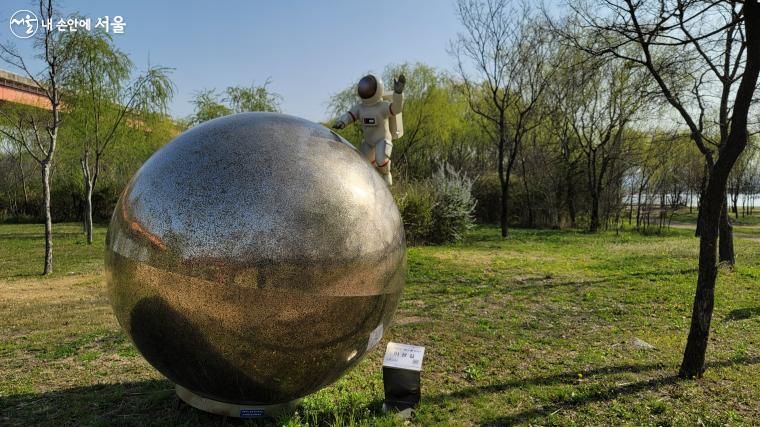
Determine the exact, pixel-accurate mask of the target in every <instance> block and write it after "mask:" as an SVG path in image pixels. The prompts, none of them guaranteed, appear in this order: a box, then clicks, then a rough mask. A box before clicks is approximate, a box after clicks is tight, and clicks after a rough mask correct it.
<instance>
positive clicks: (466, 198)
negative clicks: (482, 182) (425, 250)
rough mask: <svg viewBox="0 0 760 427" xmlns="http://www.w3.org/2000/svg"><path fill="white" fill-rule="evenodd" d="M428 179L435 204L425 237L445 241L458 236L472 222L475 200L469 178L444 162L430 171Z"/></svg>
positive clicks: (455, 238)
mask: <svg viewBox="0 0 760 427" xmlns="http://www.w3.org/2000/svg"><path fill="white" fill-rule="evenodd" d="M430 183H431V186H432V187H433V192H434V195H435V205H433V212H432V217H433V224H432V229H431V233H430V238H429V241H431V242H433V243H447V242H456V241H459V240H461V239H462V237H463V236H464V233H465V232H466V231H467V230H468V229H470V228H471V227H472V223H473V217H472V213H473V211H474V210H475V205H476V202H475V199H474V198H473V197H472V181H471V180H470V179H469V178H467V176H465V175H464V174H459V173H458V172H456V171H455V170H454V169H453V168H451V167H449V166H448V165H447V166H446V167H441V168H440V169H438V171H437V172H436V173H435V174H433V177H432V178H431V179H430Z"/></svg>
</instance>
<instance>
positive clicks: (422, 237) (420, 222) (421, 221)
mask: <svg viewBox="0 0 760 427" xmlns="http://www.w3.org/2000/svg"><path fill="white" fill-rule="evenodd" d="M393 189H394V196H395V197H396V204H397V205H398V208H399V211H400V212H401V218H402V219H403V221H404V231H405V232H406V241H407V243H408V244H410V245H418V244H425V243H427V242H428V239H429V236H430V232H431V230H432V229H433V206H435V203H436V200H435V195H434V194H433V191H432V188H431V187H430V185H429V184H427V183H417V182H414V183H410V184H407V185H404V186H400V185H399V186H396V187H393Z"/></svg>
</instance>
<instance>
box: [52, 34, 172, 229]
mask: <svg viewBox="0 0 760 427" xmlns="http://www.w3.org/2000/svg"><path fill="white" fill-rule="evenodd" d="M65 46H66V49H68V50H69V52H71V53H72V66H71V67H69V68H68V69H67V71H66V72H65V73H64V74H63V76H62V82H63V84H64V94H65V100H66V105H67V120H68V123H69V126H70V127H71V128H72V129H73V133H74V135H75V137H74V138H75V141H72V142H73V143H77V144H78V146H79V147H80V155H79V163H80V166H81V171H82V178H83V191H84V202H85V212H84V228H85V233H86V234H87V242H88V243H92V234H93V233H92V227H93V223H92V194H93V191H94V190H95V187H96V185H97V183H98V177H99V175H100V172H101V169H102V167H103V163H104V162H105V161H106V156H107V154H108V152H109V150H110V147H111V146H112V145H113V144H114V143H115V141H118V140H119V138H118V135H119V131H120V130H123V128H124V127H133V128H140V127H142V126H144V125H145V119H144V116H145V115H146V114H150V113H155V112H158V113H164V112H165V111H166V106H167V103H168V102H169V100H170V99H171V97H172V96H173V94H174V88H173V84H172V82H171V80H170V79H169V77H168V71H169V70H168V69H166V68H161V67H152V68H149V69H148V70H147V72H146V73H145V74H143V75H141V76H139V77H137V78H135V79H132V73H133V71H134V64H133V63H132V61H131V60H130V59H129V57H128V56H127V55H126V54H125V53H123V52H121V51H120V50H119V49H118V48H116V47H115V46H114V44H113V40H112V39H111V36H110V35H109V34H108V33H106V32H103V31H98V32H84V31H78V32H76V33H71V34H70V35H69V36H68V37H67V38H66V40H65Z"/></svg>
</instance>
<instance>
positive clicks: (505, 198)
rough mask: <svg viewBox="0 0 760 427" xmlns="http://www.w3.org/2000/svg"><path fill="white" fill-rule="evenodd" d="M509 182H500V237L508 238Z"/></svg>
mask: <svg viewBox="0 0 760 427" xmlns="http://www.w3.org/2000/svg"><path fill="white" fill-rule="evenodd" d="M508 218H509V182H504V181H502V182H501V237H509V220H508Z"/></svg>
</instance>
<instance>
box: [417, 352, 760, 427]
mask: <svg viewBox="0 0 760 427" xmlns="http://www.w3.org/2000/svg"><path fill="white" fill-rule="evenodd" d="M758 363H760V357H745V358H736V359H731V360H725V361H720V362H712V363H708V364H707V368H724V367H729V366H735V365H755V364H758ZM665 367H667V365H665V364H662V363H654V364H648V365H621V366H609V367H602V368H597V369H591V370H586V371H583V372H582V373H583V376H584V377H586V378H588V377H592V376H595V375H609V374H620V373H633V374H638V373H643V372H647V371H654V370H658V369H662V368H665ZM675 370H676V369H675V367H674V368H673V371H674V372H675ZM577 381H578V372H577V371H573V372H564V373H561V374H557V375H548V376H538V377H533V378H523V379H515V380H512V381H505V382H502V383H497V384H489V385H486V386H480V387H469V388H465V389H463V390H459V391H455V392H453V393H449V394H440V395H435V396H430V397H428V398H424V399H423V400H424V402H425V403H426V404H436V405H438V404H442V403H444V402H446V401H449V400H452V399H465V398H468V397H475V396H479V395H483V394H492V393H500V392H504V391H507V390H509V389H514V388H521V387H526V386H541V385H556V384H576V383H577ZM678 381H679V378H678V376H677V375H675V374H673V375H668V376H664V377H658V378H652V379H647V380H643V381H637V382H632V383H628V384H624V385H620V386H616V387H608V388H605V389H603V390H599V391H592V392H589V393H587V394H580V395H576V396H572V397H569V398H567V399H565V400H563V401H560V402H557V403H554V404H550V405H546V406H541V407H537V408H532V409H527V410H525V411H521V412H518V413H516V414H512V415H506V416H503V417H498V418H492V419H486V420H482V421H481V422H482V423H484V424H486V425H512V424H517V423H520V422H526V421H530V420H533V419H536V418H540V417H543V416H547V415H550V414H553V413H556V412H558V411H560V410H562V409H572V408H577V407H580V406H583V405H586V404H588V403H594V402H602V401H609V400H612V399H616V398H617V397H619V396H622V395H626V394H635V393H638V392H640V391H643V390H653V389H656V388H658V387H661V386H663V385H666V384H674V383H676V382H678Z"/></svg>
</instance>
